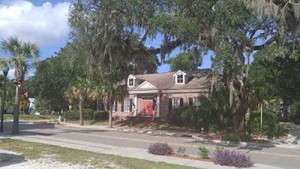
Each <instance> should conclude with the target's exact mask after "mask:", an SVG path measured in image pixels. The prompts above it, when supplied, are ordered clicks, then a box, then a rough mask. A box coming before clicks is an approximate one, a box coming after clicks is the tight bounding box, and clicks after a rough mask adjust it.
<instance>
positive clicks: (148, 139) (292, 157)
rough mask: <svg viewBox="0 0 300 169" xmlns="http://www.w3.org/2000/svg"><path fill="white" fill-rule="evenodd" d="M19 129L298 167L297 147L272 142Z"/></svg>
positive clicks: (36, 127)
mask: <svg viewBox="0 0 300 169" xmlns="http://www.w3.org/2000/svg"><path fill="white" fill-rule="evenodd" d="M10 126H11V124H9V123H5V132H10V131H11V130H10ZM20 130H21V134H22V135H26V136H31V137H35V136H38V137H40V136H44V138H45V139H46V138H47V137H48V138H50V137H51V138H52V139H53V138H54V139H57V140H59V139H64V140H78V141H84V142H90V143H101V144H107V145H113V146H118V147H133V148H142V149H147V148H148V146H149V145H150V144H151V143H155V142H167V143H168V144H170V145H171V146H172V147H173V148H174V150H175V151H176V150H177V147H179V146H181V147H185V148H186V154H189V155H195V156H197V154H198V147H199V146H205V147H207V148H208V149H209V150H210V151H211V154H212V153H213V151H214V149H215V147H216V146H224V147H225V149H230V150H235V151H239V152H243V153H246V154H248V155H249V156H251V158H252V159H253V161H254V162H256V163H261V164H265V165H270V166H276V167H281V168H287V169H299V168H300V146H299V145H295V146H284V145H283V146H280V147H277V146H275V145H264V146H261V145H231V146H225V145H220V144H216V143H210V144H209V143H203V142H200V141H197V139H194V138H187V137H169V136H152V135H147V134H139V133H124V132H118V131H111V130H105V129H88V128H77V127H70V126H62V125H56V126H54V125H50V124H48V125H37V124H29V123H21V125H20Z"/></svg>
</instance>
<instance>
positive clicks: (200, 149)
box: [198, 146, 209, 159]
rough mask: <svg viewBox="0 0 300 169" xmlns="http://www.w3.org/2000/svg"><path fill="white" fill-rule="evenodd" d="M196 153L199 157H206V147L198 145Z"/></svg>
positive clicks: (207, 152) (207, 154) (207, 153)
mask: <svg viewBox="0 0 300 169" xmlns="http://www.w3.org/2000/svg"><path fill="white" fill-rule="evenodd" d="M198 155H199V157H201V158H203V159H208V158H209V157H208V156H209V151H208V149H207V148H206V147H204V146H200V147H198Z"/></svg>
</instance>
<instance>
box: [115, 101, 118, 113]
mask: <svg viewBox="0 0 300 169" xmlns="http://www.w3.org/2000/svg"><path fill="white" fill-rule="evenodd" d="M115 111H118V102H117V101H115Z"/></svg>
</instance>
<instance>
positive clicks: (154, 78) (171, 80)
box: [130, 69, 212, 90]
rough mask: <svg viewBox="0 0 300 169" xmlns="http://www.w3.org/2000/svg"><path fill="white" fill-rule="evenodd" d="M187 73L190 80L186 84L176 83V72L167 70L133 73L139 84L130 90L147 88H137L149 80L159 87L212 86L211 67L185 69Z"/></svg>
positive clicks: (199, 87) (189, 87)
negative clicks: (192, 69) (152, 72)
mask: <svg viewBox="0 0 300 169" xmlns="http://www.w3.org/2000/svg"><path fill="white" fill-rule="evenodd" d="M183 72H184V73H186V74H187V77H188V81H187V83H186V84H175V77H174V76H173V75H174V74H175V73H176V72H166V73H157V74H145V75H133V76H134V77H136V80H137V82H138V84H136V85H135V87H134V88H131V89H130V90H147V89H137V87H138V86H139V85H141V84H142V83H143V82H145V81H147V82H149V83H151V84H152V85H154V86H155V87H157V88H158V89H162V90H166V89H209V88H210V86H211V79H212V72H211V70H210V69H201V70H194V71H183Z"/></svg>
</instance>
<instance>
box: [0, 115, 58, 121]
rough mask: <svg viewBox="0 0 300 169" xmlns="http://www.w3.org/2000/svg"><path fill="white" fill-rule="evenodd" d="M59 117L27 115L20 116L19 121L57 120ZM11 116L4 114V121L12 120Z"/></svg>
mask: <svg viewBox="0 0 300 169" xmlns="http://www.w3.org/2000/svg"><path fill="white" fill-rule="evenodd" d="M58 116H59V115H27V114H20V116H19V118H20V120H58ZM12 119H13V115H11V114H4V120H12Z"/></svg>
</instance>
